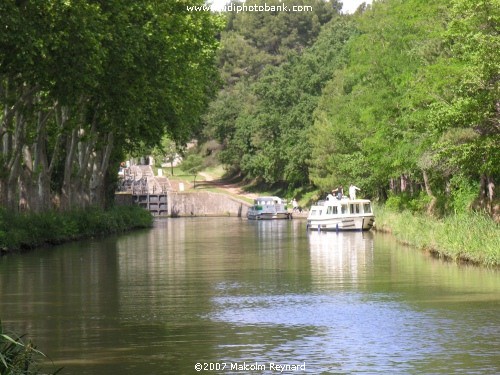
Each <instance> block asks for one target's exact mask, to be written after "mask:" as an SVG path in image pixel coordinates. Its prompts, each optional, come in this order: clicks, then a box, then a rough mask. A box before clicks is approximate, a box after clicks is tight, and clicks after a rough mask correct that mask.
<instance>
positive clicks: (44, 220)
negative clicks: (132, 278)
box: [0, 206, 153, 252]
mask: <svg viewBox="0 0 500 375" xmlns="http://www.w3.org/2000/svg"><path fill="white" fill-rule="evenodd" d="M152 222H153V218H152V217H151V214H150V213H149V212H148V211H146V210H144V209H142V208H140V207H137V206H119V207H114V208H112V209H110V210H107V211H104V210H101V209H98V208H95V207H93V208H89V209H86V210H74V211H69V212H56V211H49V212H43V213H25V214H17V213H12V212H9V211H6V210H4V209H0V250H2V251H4V252H8V251H14V250H26V249H31V248H35V247H40V246H45V245H54V244H58V243H62V242H67V241H72V240H76V239H81V238H86V237H93V236H101V235H104V234H110V233H117V232H122V231H125V230H128V229H133V228H145V227H149V226H151V225H152Z"/></svg>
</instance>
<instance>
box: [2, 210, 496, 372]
mask: <svg viewBox="0 0 500 375" xmlns="http://www.w3.org/2000/svg"><path fill="white" fill-rule="evenodd" d="M0 293H1V300H0V318H2V321H3V322H4V323H6V324H9V327H10V328H11V329H14V330H16V331H19V332H29V333H30V335H32V337H33V338H34V339H35V341H36V343H37V344H38V346H39V348H41V349H43V350H44V351H45V352H47V353H48V354H49V355H50V356H51V357H52V358H53V359H55V360H56V363H57V365H64V366H66V371H65V372H63V373H68V374H89V375H90V374H92V375H105V374H109V373H120V374H137V373H151V374H182V373H193V372H194V371H193V366H194V364H195V363H197V362H200V361H206V362H220V361H228V362H242V361H247V362H250V361H251V362H255V361H258V362H265V363H268V362H271V361H273V362H280V363H300V364H301V363H302V362H306V364H307V367H306V373H311V374H312V373H315V374H316V373H343V374H348V373H436V374H448V373H451V372H452V373H497V372H498V370H500V369H499V365H498V360H497V359H498V347H499V345H500V341H499V340H500V339H499V337H500V320H499V311H500V297H499V295H500V284H499V278H498V272H495V271H491V270H484V269H478V268H472V267H470V268H469V267H458V266H457V265H455V264H450V263H445V262H442V261H440V260H436V259H433V258H429V257H427V256H426V255H425V254H422V253H420V252H418V251H415V250H414V249H407V248H404V247H401V246H400V245H399V244H397V243H396V242H394V241H393V239H391V238H390V237H387V236H380V235H378V234H376V235H374V234H373V233H371V232H368V233H367V232H364V233H359V232H354V233H339V234H337V233H333V232H322V233H317V232H307V231H306V229H305V222H304V221H301V220H291V221H286V220H283V221H262V222H253V221H252V222H248V221H246V220H240V219H236V218H186V219H176V220H170V219H169V220H158V221H156V223H155V228H154V229H153V230H148V231H140V232H134V233H130V234H128V235H124V236H120V237H111V238H108V239H100V240H92V241H86V242H81V243H75V244H68V245H65V246H61V247H58V248H55V249H51V250H47V249H46V250H43V251H40V252H33V253H29V254H25V255H23V256H19V257H17V256H14V257H5V258H0ZM230 373H236V372H234V371H233V372H231V371H225V372H224V374H230ZM240 373H241V372H240ZM267 373H269V372H267Z"/></svg>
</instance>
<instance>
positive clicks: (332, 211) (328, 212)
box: [326, 206, 338, 215]
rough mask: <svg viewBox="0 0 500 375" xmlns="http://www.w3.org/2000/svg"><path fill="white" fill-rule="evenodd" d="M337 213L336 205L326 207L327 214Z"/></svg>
mask: <svg viewBox="0 0 500 375" xmlns="http://www.w3.org/2000/svg"><path fill="white" fill-rule="evenodd" d="M337 213H338V210H337V206H328V208H327V209H326V214H327V215H337Z"/></svg>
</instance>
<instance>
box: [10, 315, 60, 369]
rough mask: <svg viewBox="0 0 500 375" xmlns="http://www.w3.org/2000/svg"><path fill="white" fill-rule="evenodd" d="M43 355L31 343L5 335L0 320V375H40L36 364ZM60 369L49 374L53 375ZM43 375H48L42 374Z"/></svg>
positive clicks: (18, 337)
mask: <svg viewBox="0 0 500 375" xmlns="http://www.w3.org/2000/svg"><path fill="white" fill-rule="evenodd" d="M43 357H45V354H43V353H42V352H40V351H39V350H37V349H36V347H35V346H34V345H33V343H32V342H31V341H28V342H27V343H25V342H24V341H23V338H22V337H21V336H18V335H12V334H6V333H5V332H4V331H3V326H2V321H1V320H0V374H2V375H21V374H23V375H36V374H41V369H40V367H39V366H38V362H39V361H40V359H41V358H43ZM61 370H62V369H58V370H56V371H54V372H51V373H50V374H52V375H55V374H57V373H58V372H60V371H61ZM44 374H46V375H49V374H48V373H46V372H44Z"/></svg>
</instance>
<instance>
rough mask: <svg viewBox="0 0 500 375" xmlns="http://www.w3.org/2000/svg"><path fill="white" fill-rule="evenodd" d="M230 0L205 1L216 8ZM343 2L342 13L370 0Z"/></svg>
mask: <svg viewBox="0 0 500 375" xmlns="http://www.w3.org/2000/svg"><path fill="white" fill-rule="evenodd" d="M229 1H230V0H208V1H207V2H211V3H212V5H213V8H212V9H214V10H218V9H220V8H222V7H223V6H224V4H226V3H229ZM247 2H248V3H251V2H252V1H251V0H247ZM284 2H285V4H288V5H293V0H284ZM341 2H342V3H343V4H344V7H343V8H342V12H343V13H352V12H354V11H355V10H356V9H357V8H358V6H359V5H360V4H361V3H363V2H365V3H367V4H371V2H372V0H341Z"/></svg>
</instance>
